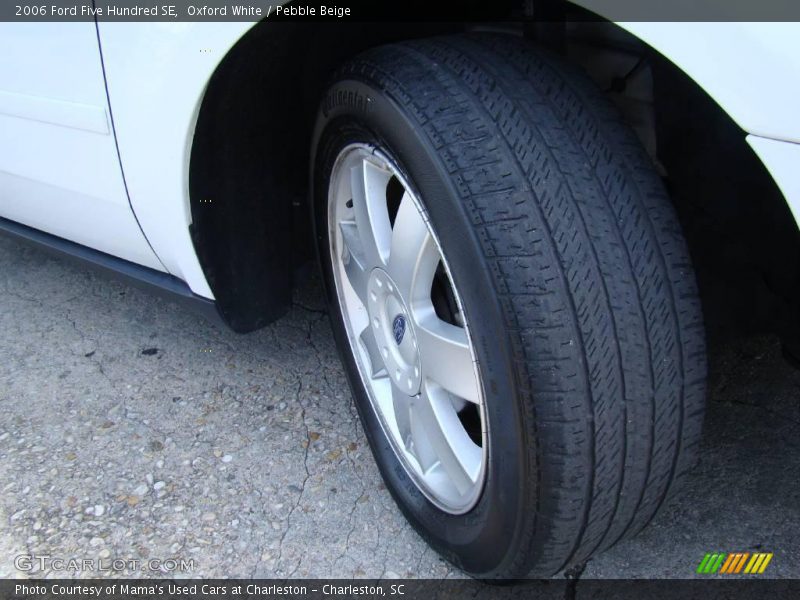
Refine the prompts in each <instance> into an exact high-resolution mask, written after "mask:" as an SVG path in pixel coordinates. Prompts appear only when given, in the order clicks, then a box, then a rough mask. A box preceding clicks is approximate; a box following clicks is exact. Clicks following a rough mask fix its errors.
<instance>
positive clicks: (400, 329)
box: [392, 315, 406, 346]
mask: <svg viewBox="0 0 800 600" xmlns="http://www.w3.org/2000/svg"><path fill="white" fill-rule="evenodd" d="M392 333H394V341H395V342H397V345H398V346H399V345H400V343H401V342H402V341H403V336H404V335H405V334H406V318H405V317H404V316H403V315H397V316H396V317H395V318H394V321H393V322H392Z"/></svg>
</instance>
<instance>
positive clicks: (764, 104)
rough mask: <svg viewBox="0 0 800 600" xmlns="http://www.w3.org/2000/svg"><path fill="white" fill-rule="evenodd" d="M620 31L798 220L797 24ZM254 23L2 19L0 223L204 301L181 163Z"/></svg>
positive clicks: (207, 292)
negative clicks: (736, 140)
mask: <svg viewBox="0 0 800 600" xmlns="http://www.w3.org/2000/svg"><path fill="white" fill-rule="evenodd" d="M577 4H587V5H588V4H591V3H588V2H587V3H584V2H577ZM598 12H600V13H601V14H602V11H599V10H598ZM620 25H621V26H622V27H623V28H625V29H627V30H628V31H629V32H631V33H632V34H634V35H635V36H636V37H638V38H639V39H641V40H642V41H644V42H645V43H647V44H649V45H650V46H652V47H653V48H655V49H656V50H658V51H659V52H661V53H662V54H663V55H664V56H666V57H667V58H668V59H669V60H670V61H672V62H673V63H674V64H675V65H677V66H678V67H679V68H680V69H682V70H683V71H684V72H685V73H687V74H688V75H689V76H690V77H691V78H692V79H693V80H694V81H696V82H697V83H698V84H699V85H700V86H701V87H702V88H703V89H704V90H705V91H706V92H708V94H709V95H710V96H711V97H712V98H714V100H716V102H717V103H718V104H719V105H720V106H721V107H722V109H723V110H724V111H726V112H727V113H728V115H730V117H731V118H732V119H733V120H734V121H735V122H736V123H737V124H738V125H739V126H740V127H741V128H742V129H743V130H744V131H745V132H746V133H747V134H748V135H747V140H748V142H749V143H750V145H751V146H752V148H753V149H754V150H755V152H756V153H757V154H758V156H759V157H760V158H761V160H762V161H763V162H764V164H765V165H766V167H767V169H768V170H769V171H770V173H771V174H772V176H773V177H774V178H775V180H776V182H777V184H778V186H779V187H780V189H781V190H782V192H783V194H784V196H785V198H786V201H787V202H788V204H789V206H790V207H791V209H792V211H793V213H794V216H795V218H796V219H797V220H798V221H800V169H798V168H797V165H800V111H798V110H797V98H798V97H800V25H798V24H796V23H744V22H728V23H707V22H703V23H667V22H657V23H646V22H630V23H620ZM252 26H253V23H242V22H228V23H194V22H193V23H107V22H100V23H98V24H97V26H95V24H94V23H91V22H82V23H3V24H0V217H4V218H6V219H9V220H11V221H15V222H18V223H21V224H24V225H28V226H30V227H32V228H35V229H39V230H42V231H45V232H47V233H51V234H54V235H56V236H59V237H62V238H65V239H68V240H71V241H74V242H77V243H79V244H82V245H85V246H88V247H91V248H94V249H96V250H100V251H102V252H105V253H107V254H110V255H113V256H116V257H119V258H122V259H125V260H128V261H131V262H134V263H137V264H140V265H143V266H146V267H149V268H151V269H155V270H158V271H163V272H167V273H169V274H171V275H174V276H175V277H177V278H178V279H180V280H182V281H184V282H186V283H187V284H188V286H189V288H190V289H191V290H192V291H193V292H194V293H195V294H197V295H198V296H202V297H205V298H209V299H213V294H212V291H211V289H210V287H209V285H208V283H207V281H206V277H205V276H204V274H203V270H202V269H201V266H200V263H199V261H198V258H197V255H196V253H195V250H194V247H193V244H192V240H191V238H190V234H189V228H188V226H189V225H190V223H191V210H190V203H189V191H188V181H189V157H190V152H191V147H192V141H193V134H194V127H195V122H196V119H197V115H198V112H199V108H200V105H201V103H202V100H203V96H204V91H205V89H206V86H207V84H208V82H209V79H210V77H211V76H212V74H213V73H214V70H215V68H216V67H217V66H218V65H219V63H220V61H221V60H222V59H223V58H224V57H225V55H226V53H227V52H228V51H229V50H230V49H231V48H232V47H233V46H234V45H235V44H236V42H237V41H238V40H239V39H240V38H241V37H242V36H243V35H244V34H245V33H246V32H247V31H248V30H249V29H250V28H251V27H252ZM101 51H102V53H101ZM267 59H268V58H267Z"/></svg>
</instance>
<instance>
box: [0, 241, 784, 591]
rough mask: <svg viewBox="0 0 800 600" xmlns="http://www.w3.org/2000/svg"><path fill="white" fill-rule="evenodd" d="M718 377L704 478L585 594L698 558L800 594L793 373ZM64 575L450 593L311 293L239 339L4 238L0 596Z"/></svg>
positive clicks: (721, 367) (689, 569) (597, 571)
mask: <svg viewBox="0 0 800 600" xmlns="http://www.w3.org/2000/svg"><path fill="white" fill-rule="evenodd" d="M710 360H711V364H712V377H711V381H710V397H709V402H708V414H707V419H706V435H705V441H704V444H703V449H702V455H701V459H700V464H699V465H698V467H697V469H696V470H695V471H694V472H693V474H692V476H691V478H690V479H689V481H688V482H687V485H686V486H685V487H684V489H683V490H682V491H681V492H680V493H679V494H678V495H677V496H676V497H675V498H674V499H673V500H672V501H671V502H670V503H669V504H668V505H667V506H666V507H665V508H664V510H662V512H661V513H660V514H659V515H658V516H657V517H656V519H655V521H654V522H653V523H652V524H651V525H650V526H649V527H648V528H647V529H646V530H645V531H644V532H642V533H641V534H640V535H638V536H637V537H635V538H633V539H631V540H627V541H625V542H623V543H620V544H619V545H618V546H616V547H615V548H613V549H612V550H610V551H608V552H606V553H605V554H603V555H601V556H599V557H597V558H596V559H594V560H592V561H590V563H589V564H588V565H587V567H586V569H585V571H584V573H583V575H582V577H583V578H594V577H597V578H620V577H622V578H627V577H636V578H640V577H648V578H686V577H692V576H694V575H695V569H696V567H697V565H698V563H699V562H700V560H701V559H702V558H703V556H704V554H705V553H707V552H772V553H774V557H773V559H772V562H771V563H770V565H769V567H768V569H767V571H766V572H765V575H764V576H772V577H778V578H798V577H800V372H798V371H796V370H794V369H793V368H792V367H790V366H788V365H787V364H786V363H785V362H784V361H783V360H782V358H781V354H780V347H779V344H778V342H777V340H776V339H774V338H772V337H756V338H751V339H747V340H741V341H737V342H735V343H730V344H727V345H724V346H720V347H716V348H712V350H711V353H710ZM43 556H48V557H50V559H44V560H43V559H42V558H41V557H43ZM20 557H21V558H20ZM54 558H55V559H62V560H63V564H61V563H59V564H57V565H54V564H53V562H52V559H54ZM70 559H73V560H74V559H80V560H83V559H91V560H92V561H95V562H94V563H92V564H93V565H94V567H93V569H94V570H74V571H70V570H68V569H69V567H70V565H72V566H74V565H75V563H70V562H69V560H70ZM48 561H50V562H48ZM104 566H105V568H103V567H104ZM114 566H116V567H120V568H118V569H116V568H113V567H114ZM65 569H67V570H65ZM98 569H100V570H98ZM64 575H68V576H79V577H93V576H97V575H100V576H134V577H148V576H163V575H169V576H172V577H175V576H192V577H197V576H203V577H222V576H227V577H343V578H350V577H368V578H379V577H380V578H393V577H426V578H450V577H461V576H462V575H461V573H460V572H459V571H457V570H456V569H454V568H452V567H451V566H450V565H448V564H447V563H445V562H443V561H442V560H441V559H440V558H439V557H438V556H437V555H436V554H435V553H434V552H433V551H432V550H430V549H429V548H428V547H427V546H426V544H425V543H424V542H423V541H422V540H421V539H420V538H419V536H418V535H417V534H416V533H415V532H414V531H413V530H412V529H411V527H410V526H408V525H407V524H406V522H405V520H404V518H403V517H402V515H401V514H400V511H399V510H398V509H397V507H396V506H395V504H394V502H393V500H392V498H391V497H390V495H389V493H388V491H387V490H386V488H385V487H384V485H383V483H382V482H381V478H380V476H379V474H378V471H377V468H376V467H375V464H374V462H373V460H372V456H371V454H370V451H369V448H368V447H367V445H366V441H365V438H364V434H363V433H362V431H361V427H360V424H359V422H358V419H357V416H356V411H355V407H354V405H353V402H352V399H351V397H350V394H349V392H348V389H347V385H346V382H345V378H344V374H343V372H342V368H341V366H340V363H339V360H338V357H337V354H336V349H335V347H334V343H333V340H332V337H331V332H330V327H329V325H328V321H327V316H326V315H325V314H324V311H323V310H322V301H321V298H320V290H319V285H318V282H317V281H316V280H315V279H314V278H310V279H309V280H308V281H307V282H304V284H303V286H302V289H300V290H298V292H297V293H296V295H295V302H294V305H293V306H292V309H291V310H290V312H289V314H288V315H287V316H286V317H284V318H283V319H281V320H280V321H278V322H276V323H274V324H273V325H271V326H269V327H267V328H265V329H263V330H261V331H258V332H256V333H252V334H248V335H237V334H235V333H232V332H230V331H227V330H225V329H222V328H220V327H217V326H216V325H213V324H211V323H209V322H207V321H205V320H203V319H202V318H201V317H198V316H196V315H194V314H192V313H189V312H186V311H185V309H182V308H181V307H179V306H178V305H176V304H173V303H171V302H169V301H165V300H162V299H159V298H157V297H155V296H152V295H149V294H147V293H146V292H142V291H139V290H137V289H135V288H132V287H130V286H128V285H126V284H124V283H119V282H116V281H114V280H111V279H109V278H107V277H104V276H102V275H98V274H95V273H93V272H92V271H89V270H87V269H85V268H83V267H81V266H75V265H73V264H71V263H69V262H66V261H64V260H63V259H59V258H53V257H51V256H50V255H47V254H45V253H43V252H41V251H39V250H38V249H35V248H30V247H28V246H25V245H21V244H18V243H17V242H14V241H11V240H9V239H5V238H0V577H27V576H35V577H43V576H50V577H53V576H64Z"/></svg>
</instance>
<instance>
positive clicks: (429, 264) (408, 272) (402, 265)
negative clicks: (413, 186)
mask: <svg viewBox="0 0 800 600" xmlns="http://www.w3.org/2000/svg"><path fill="white" fill-rule="evenodd" d="M439 260H440V257H439V251H438V250H437V248H436V244H435V242H434V240H433V236H432V235H431V233H430V230H429V229H428V225H427V224H426V223H425V220H424V218H423V217H422V215H421V214H420V212H419V210H418V209H417V205H416V204H415V203H414V200H413V199H412V198H411V197H410V196H409V195H408V194H407V193H406V194H403V198H402V200H401V201H400V207H399V208H398V210H397V217H396V218H395V221H394V228H393V229H392V241H391V251H390V253H389V266H388V271H389V274H390V275H391V276H392V279H394V282H395V283H396V284H397V287H398V288H399V289H400V292H401V293H402V294H403V296H404V297H405V298H406V300H407V301H408V302H411V303H413V302H415V301H417V300H419V299H422V298H425V297H428V298H429V297H430V291H431V284H432V283H433V276H434V274H435V273H436V267H437V265H438V264H439Z"/></svg>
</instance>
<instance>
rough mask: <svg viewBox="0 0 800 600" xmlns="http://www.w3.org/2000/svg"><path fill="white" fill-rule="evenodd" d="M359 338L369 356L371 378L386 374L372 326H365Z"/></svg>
mask: <svg viewBox="0 0 800 600" xmlns="http://www.w3.org/2000/svg"><path fill="white" fill-rule="evenodd" d="M359 339H360V340H361V344H362V345H363V346H364V349H365V350H366V351H367V356H368V357H369V364H370V376H371V377H372V378H373V379H376V378H378V377H382V376H383V377H385V376H387V375H388V373H387V372H386V365H385V364H384V362H383V359H382V358H381V355H380V351H379V350H378V345H377V344H376V343H375V334H374V333H373V331H372V327H366V328H365V329H364V331H362V332H361V335H360V336H359Z"/></svg>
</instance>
